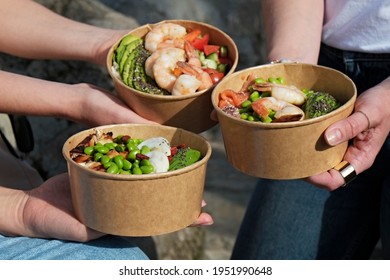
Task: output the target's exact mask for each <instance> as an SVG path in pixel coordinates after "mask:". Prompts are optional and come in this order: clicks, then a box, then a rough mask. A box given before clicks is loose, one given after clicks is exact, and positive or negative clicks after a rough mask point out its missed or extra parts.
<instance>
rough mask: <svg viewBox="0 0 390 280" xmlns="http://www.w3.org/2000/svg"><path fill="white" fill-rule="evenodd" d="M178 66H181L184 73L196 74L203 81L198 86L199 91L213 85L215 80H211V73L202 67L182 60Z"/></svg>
mask: <svg viewBox="0 0 390 280" xmlns="http://www.w3.org/2000/svg"><path fill="white" fill-rule="evenodd" d="M177 67H179V68H180V70H181V71H182V72H183V73H184V74H188V75H191V76H194V77H195V78H197V79H198V80H199V81H200V82H201V84H200V86H199V88H198V90H199V91H202V90H204V89H208V88H210V87H211V86H212V85H213V81H212V80H211V78H210V75H209V74H208V73H207V72H205V71H203V69H202V68H201V67H197V66H195V65H190V64H189V63H187V62H182V61H179V62H177Z"/></svg>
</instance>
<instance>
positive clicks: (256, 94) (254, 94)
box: [249, 90, 260, 102]
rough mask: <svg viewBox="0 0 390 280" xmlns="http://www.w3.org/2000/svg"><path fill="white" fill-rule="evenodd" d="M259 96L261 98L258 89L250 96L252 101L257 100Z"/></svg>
mask: <svg viewBox="0 0 390 280" xmlns="http://www.w3.org/2000/svg"><path fill="white" fill-rule="evenodd" d="M259 98H260V93H259V92H258V91H257V90H256V91H254V92H252V93H251V95H250V96H249V99H250V101H252V102H255V101H256V100H257V99H259Z"/></svg>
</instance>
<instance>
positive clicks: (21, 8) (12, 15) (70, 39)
mask: <svg viewBox="0 0 390 280" xmlns="http://www.w3.org/2000/svg"><path fill="white" fill-rule="evenodd" d="M0 26H1V39H0V51H2V52H5V53H8V54H12V55H16V56H20V57H24V58H33V59H72V60H82V61H88V62H93V63H98V64H101V65H104V62H105V61H104V60H105V54H106V53H107V51H108V49H109V48H110V46H111V45H112V44H113V43H114V42H115V41H116V40H118V39H119V38H120V36H121V35H122V34H124V33H125V31H123V30H122V31H119V30H117V31H115V30H109V29H104V28H99V27H95V26H91V25H87V24H84V23H80V22H76V21H73V20H70V19H68V18H65V17H63V16H60V15H58V14H56V13H54V12H52V11H50V10H49V9H47V8H45V7H43V6H41V5H39V4H38V3H36V2H34V1H30V0H0Z"/></svg>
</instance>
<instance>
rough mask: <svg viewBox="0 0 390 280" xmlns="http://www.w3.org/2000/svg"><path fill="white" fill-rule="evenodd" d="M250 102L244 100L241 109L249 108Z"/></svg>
mask: <svg viewBox="0 0 390 280" xmlns="http://www.w3.org/2000/svg"><path fill="white" fill-rule="evenodd" d="M251 104H252V102H251V101H250V100H245V101H244V102H242V103H241V107H242V108H244V109H245V108H249V107H250V106H251Z"/></svg>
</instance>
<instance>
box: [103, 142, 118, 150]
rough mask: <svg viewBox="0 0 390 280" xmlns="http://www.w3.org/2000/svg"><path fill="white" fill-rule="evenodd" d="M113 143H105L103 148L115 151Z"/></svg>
mask: <svg viewBox="0 0 390 280" xmlns="http://www.w3.org/2000/svg"><path fill="white" fill-rule="evenodd" d="M115 146H116V145H115V143H105V144H104V147H106V148H108V149H109V150H114V149H115Z"/></svg>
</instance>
